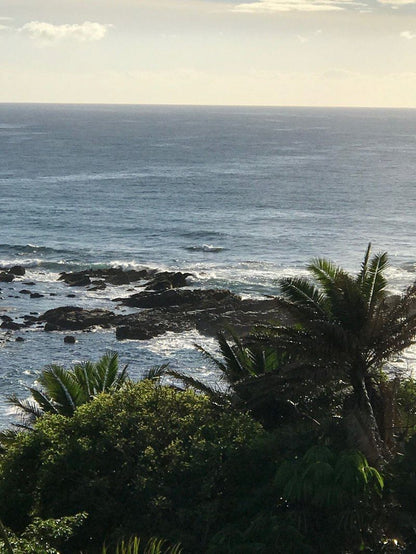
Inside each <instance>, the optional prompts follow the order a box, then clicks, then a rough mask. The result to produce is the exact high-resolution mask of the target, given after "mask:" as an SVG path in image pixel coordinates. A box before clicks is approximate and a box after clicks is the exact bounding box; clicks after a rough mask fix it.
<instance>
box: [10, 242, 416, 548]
mask: <svg viewBox="0 0 416 554" xmlns="http://www.w3.org/2000/svg"><path fill="white" fill-rule="evenodd" d="M387 264H388V259H387V254H385V253H381V254H376V255H372V254H371V247H370V245H369V247H368V248H367V250H366V253H365V256H364V259H363V262H362V264H361V269H360V271H359V272H358V273H357V274H356V275H351V274H349V273H348V272H346V271H345V270H343V269H342V268H340V267H338V266H336V265H335V264H333V263H332V262H329V261H328V260H325V259H317V260H313V261H312V262H311V264H310V265H309V266H308V271H309V274H310V277H309V278H307V277H302V278H289V279H283V280H281V281H280V290H281V295H282V296H281V297H280V298H279V301H278V305H279V310H277V311H276V314H275V318H274V320H270V322H269V323H265V322H264V320H261V321H260V322H259V325H257V326H256V327H254V328H253V329H252V330H251V332H250V333H249V334H248V335H244V336H240V335H238V334H237V333H236V332H229V331H225V330H224V331H222V332H219V333H218V336H217V340H218V353H214V354H213V353H210V352H208V351H206V350H204V349H202V348H200V350H201V355H203V356H205V357H206V358H207V359H208V360H209V361H210V362H212V363H213V364H214V365H215V366H216V368H217V369H218V370H219V372H220V374H221V376H222V380H221V382H220V383H219V385H218V386H217V387H211V386H208V385H207V384H206V383H203V382H200V381H198V380H196V379H195V378H191V377H189V375H186V373H185V372H184V371H181V372H180V371H173V370H171V369H170V368H169V367H160V368H155V369H154V370H152V371H150V372H148V374H146V375H145V376H144V378H143V379H142V380H141V381H139V382H133V381H132V380H130V379H129V378H128V375H127V369H126V368H124V369H122V370H120V369H119V363H118V357H117V355H116V354H115V353H108V354H105V355H104V356H103V357H102V358H101V359H100V360H98V362H84V363H82V364H76V365H75V366H74V367H73V368H71V369H64V368H62V367H59V366H50V367H48V368H46V369H45V370H44V371H43V372H42V373H41V375H40V378H39V381H38V386H37V387H33V388H31V389H30V393H31V396H32V399H31V400H28V401H22V400H19V399H18V398H17V397H16V396H14V397H12V398H11V402H12V404H13V405H14V406H15V407H16V408H17V409H18V410H19V411H20V413H21V414H22V415H23V420H22V422H21V423H19V425H20V426H19V427H18V428H17V429H16V428H15V429H14V431H13V432H12V431H11V430H9V431H6V432H4V433H3V435H2V437H0V440H1V442H2V451H1V454H0V520H1V522H2V523H1V525H0V552H5V553H8V554H10V553H14V554H20V553H22V552H27V553H32V552H33V554H39V553H40V552H45V553H56V552H58V553H62V554H65V553H81V552H83V553H91V554H95V553H97V554H104V553H105V554H109V553H117V554H139V553H141V552H142V553H143V554H146V553H147V554H162V553H163V552H165V553H166V554H168V553H170V554H179V552H182V553H183V554H187V553H189V554H192V553H195V552H201V553H206V554H214V553H215V554H234V553H241V554H243V553H260V554H272V553H273V554H274V553H276V554H279V553H281V554H287V553H289V554H290V553H292V554H323V553H329V552H330V553H331V554H352V553H358V552H366V553H380V554H383V553H385V554H388V553H396V552H408V553H412V552H414V551H415V549H416V532H415V528H416V525H415V523H416V508H415V506H416V477H415V475H416V471H415V468H416V381H415V380H414V379H413V378H412V377H411V376H409V375H401V374H400V373H397V372H396V373H394V374H393V373H392V372H391V371H389V369H388V366H387V363H388V362H389V361H391V360H392V359H394V357H395V356H397V355H399V354H400V353H401V352H402V351H403V350H404V349H406V348H407V347H409V346H411V345H412V344H413V341H414V339H415V336H416V309H415V308H416V286H415V285H413V286H411V287H409V288H408V289H407V290H406V291H405V292H404V293H403V294H402V295H401V296H397V297H394V298H391V297H389V295H388V293H387V281H386V277H385V272H386V268H387ZM280 314H285V323H284V324H283V323H279V322H278V320H279V315H280Z"/></svg>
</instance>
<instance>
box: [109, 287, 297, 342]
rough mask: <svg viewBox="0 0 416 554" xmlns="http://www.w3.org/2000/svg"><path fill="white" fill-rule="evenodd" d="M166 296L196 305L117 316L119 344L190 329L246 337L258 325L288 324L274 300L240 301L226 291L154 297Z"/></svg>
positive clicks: (199, 291) (286, 318)
mask: <svg viewBox="0 0 416 554" xmlns="http://www.w3.org/2000/svg"><path fill="white" fill-rule="evenodd" d="M168 292H170V293H172V292H183V293H188V292H193V293H196V294H194V295H193V300H196V299H198V300H199V303H198V302H197V303H195V304H192V303H191V302H190V303H184V304H181V305H171V306H165V307H157V308H154V307H153V308H151V309H147V310H142V311H140V312H138V313H135V314H129V315H124V316H119V317H118V318H117V319H116V320H115V323H116V324H117V330H116V337H117V338H118V339H120V340H123V339H130V340H146V339H149V338H151V337H154V336H158V335H160V334H163V333H165V332H167V331H171V332H174V333H180V332H183V331H188V330H190V329H193V328H196V329H198V331H200V332H201V333H203V334H206V335H215V334H216V333H218V331H222V332H225V333H226V334H227V333H228V331H229V330H230V329H234V330H235V331H236V332H237V333H239V334H241V335H247V334H248V333H249V332H250V331H252V329H253V328H254V327H256V326H259V325H264V324H269V323H272V322H274V323H277V322H282V323H288V322H289V318H288V316H287V315H285V314H284V312H283V310H282V305H281V302H280V300H279V299H278V298H271V299H267V300H242V299H241V298H240V297H239V296H237V295H235V294H232V293H231V292H230V291H222V290H207V291H202V290H197V291H165V293H158V294H167V293H168ZM143 294H146V295H147V293H143Z"/></svg>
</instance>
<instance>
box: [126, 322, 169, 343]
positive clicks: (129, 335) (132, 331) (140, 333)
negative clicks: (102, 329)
mask: <svg viewBox="0 0 416 554" xmlns="http://www.w3.org/2000/svg"><path fill="white" fill-rule="evenodd" d="M164 332H165V331H164V330H163V329H159V330H157V329H155V328H154V327H153V328H151V329H149V328H148V327H146V326H143V327H139V326H129V325H120V326H119V327H117V329H116V337H117V339H118V340H127V339H128V340H150V339H152V338H153V337H156V336H157V335H162V334H163V333H164Z"/></svg>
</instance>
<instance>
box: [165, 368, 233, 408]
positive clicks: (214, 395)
mask: <svg viewBox="0 0 416 554" xmlns="http://www.w3.org/2000/svg"><path fill="white" fill-rule="evenodd" d="M166 375H169V376H170V377H173V378H174V379H177V380H178V381H180V382H181V383H183V384H184V385H185V386H186V387H191V388H193V389H195V390H197V391H198V392H201V393H203V394H206V395H207V396H209V397H210V398H211V399H212V400H214V401H215V402H216V403H218V404H226V403H228V402H229V397H228V395H227V393H226V392H224V391H221V390H220V389H219V388H218V387H212V386H210V385H208V384H206V383H203V382H202V381H200V380H199V379H195V378H194V377H191V376H190V375H185V374H184V373H181V372H180V371H175V370H174V369H167V370H166Z"/></svg>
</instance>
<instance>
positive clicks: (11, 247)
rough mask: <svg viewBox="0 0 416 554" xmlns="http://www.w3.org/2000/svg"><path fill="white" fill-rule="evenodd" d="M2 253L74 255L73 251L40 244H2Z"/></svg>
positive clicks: (0, 249)
mask: <svg viewBox="0 0 416 554" xmlns="http://www.w3.org/2000/svg"><path fill="white" fill-rule="evenodd" d="M0 252H5V253H7V252H11V253H15V254H18V255H21V254H39V255H41V254H60V255H62V254H74V252H73V251H71V250H64V249H57V248H52V247H50V246H41V245H38V244H30V243H28V244H0Z"/></svg>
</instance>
